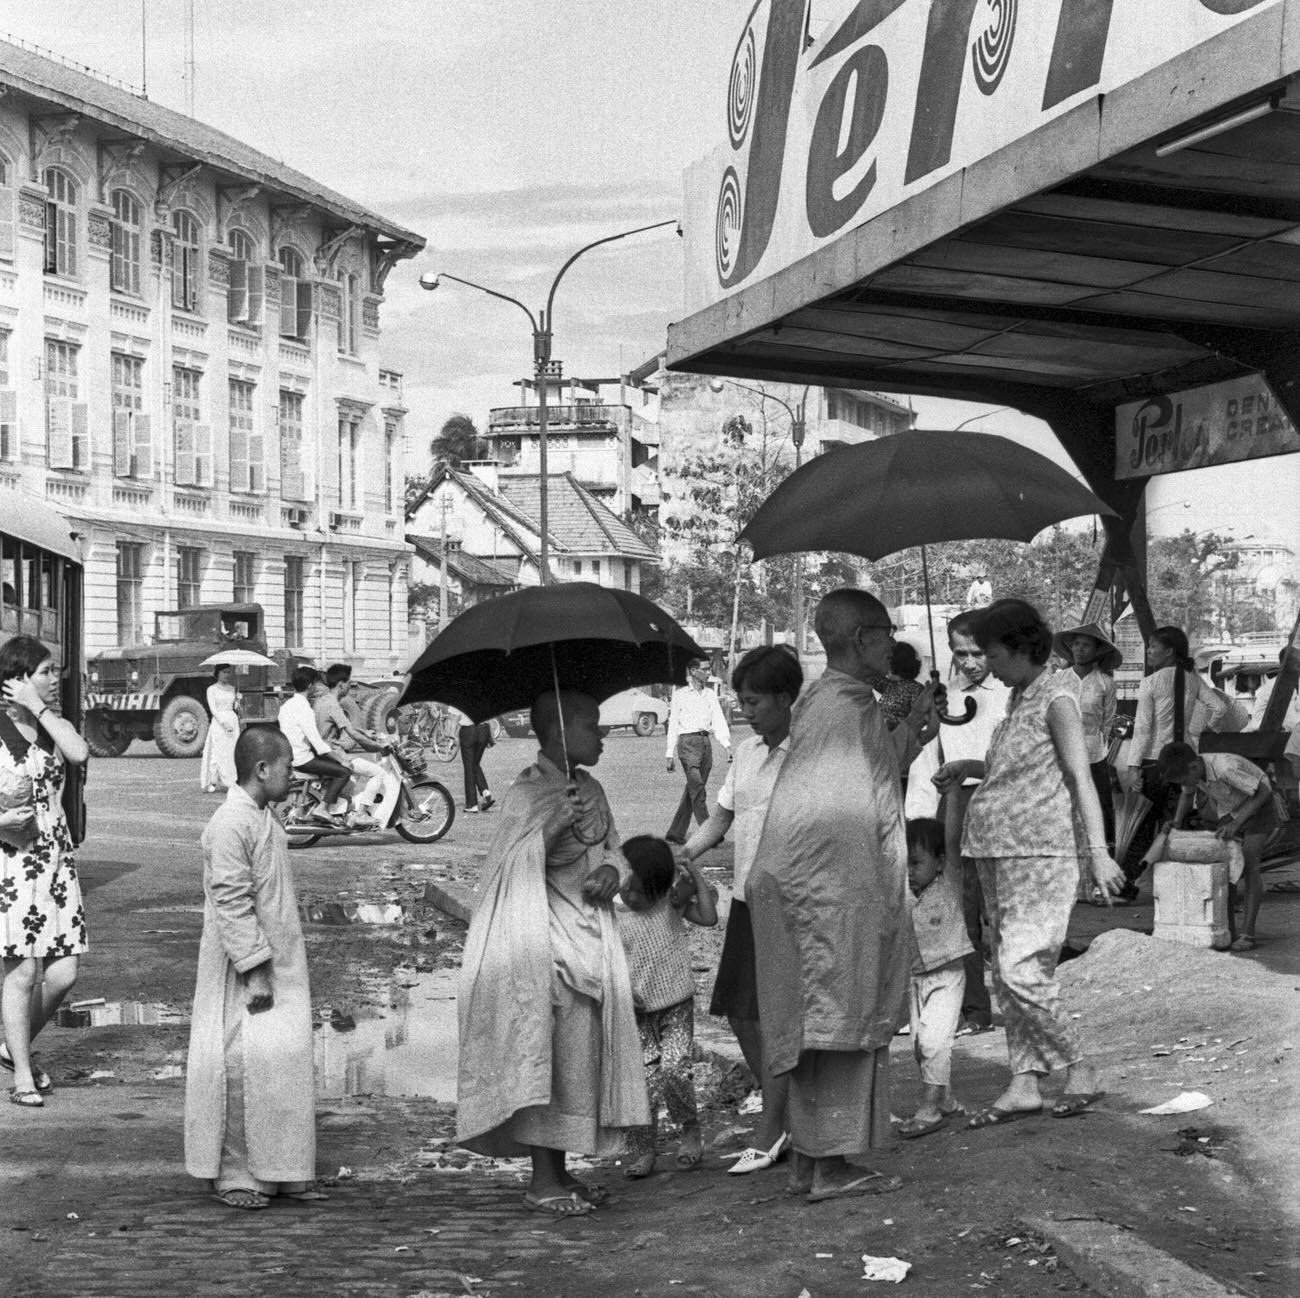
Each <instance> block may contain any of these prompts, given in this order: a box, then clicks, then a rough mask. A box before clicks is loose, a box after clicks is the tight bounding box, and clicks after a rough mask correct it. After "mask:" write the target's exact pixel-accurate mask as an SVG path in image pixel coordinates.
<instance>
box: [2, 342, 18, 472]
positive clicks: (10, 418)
mask: <svg viewBox="0 0 1300 1298" xmlns="http://www.w3.org/2000/svg"><path fill="white" fill-rule="evenodd" d="M17 459H18V391H17V389H16V388H11V387H10V386H9V331H8V330H7V329H0V462H8V463H14V462H15V461H17Z"/></svg>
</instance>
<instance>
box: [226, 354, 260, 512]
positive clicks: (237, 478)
mask: <svg viewBox="0 0 1300 1298" xmlns="http://www.w3.org/2000/svg"><path fill="white" fill-rule="evenodd" d="M256 392H257V385H256V384H253V383H244V382H242V381H241V380H239V379H231V380H230V490H231V491H264V490H265V489H266V465H265V461H264V458H263V455H262V434H261V433H259V432H258V431H257V430H256V428H255V426H254V423H255V421H254V419H253V397H254V395H255V393H256Z"/></svg>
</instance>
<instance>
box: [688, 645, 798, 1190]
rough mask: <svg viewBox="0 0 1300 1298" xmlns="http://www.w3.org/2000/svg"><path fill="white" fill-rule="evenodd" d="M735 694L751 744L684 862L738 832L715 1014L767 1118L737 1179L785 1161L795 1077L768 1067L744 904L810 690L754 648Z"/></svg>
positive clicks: (790, 658) (789, 663)
mask: <svg viewBox="0 0 1300 1298" xmlns="http://www.w3.org/2000/svg"><path fill="white" fill-rule="evenodd" d="M731 685H732V688H733V689H734V690H735V691H736V698H737V701H738V702H739V704H740V707H741V709H742V711H743V713H744V717H745V720H746V721H747V722H749V724H750V725H751V726H752V727H753V730H754V734H753V736H752V737H751V738H749V739H746V740H743V741H742V742H741V743H739V744H737V746H736V754H735V760H734V761H733V762H732V764H731V766H730V768H729V769H728V771H727V779H726V782H725V783H724V784H723V786H722V792H721V793H719V794H718V805H717V807H716V808H715V810H714V812H713V814H712V815H711V816H710V817H709V819H708V820H707V821H706V822H705V823H704V824H703V825H701V826H700V827H699V829H697V830H696V831H695V833H693V834H692V835H691V837H690V839H689V841H688V842H687V844H686V846H685V847H684V848H683V849H682V853H681V854H682V856H684V857H685V858H686V859H687V860H688V861H694V860H695V859H696V858H697V857H698V856H700V855H701V854H702V853H704V852H707V851H708V850H709V849H710V848H711V847H716V846H717V845H718V844H719V843H721V842H722V840H723V839H724V838H725V837H726V836H727V830H728V829H731V828H732V827H733V826H734V828H735V835H736V837H735V845H736V855H735V861H734V864H733V882H732V898H731V909H730V911H729V913H728V915H727V935H726V938H725V940H724V941H723V945H722V956H721V959H720V960H719V961H718V973H717V977H716V980H715V981H714V984H713V1001H712V1003H711V1004H710V1006H709V1013H710V1014H717V1015H722V1016H725V1017H726V1020H727V1022H728V1024H730V1026H731V1030H732V1032H733V1033H735V1036H736V1040H737V1041H738V1042H739V1043H740V1049H741V1053H742V1054H743V1055H744V1056H745V1063H747V1064H748V1065H749V1071H750V1072H751V1073H753V1075H754V1078H755V1080H757V1081H758V1083H759V1085H760V1086H761V1087H762V1090H763V1116H762V1118H761V1119H760V1120H759V1123H758V1129H757V1131H756V1132H755V1133H754V1138H753V1140H751V1141H750V1146H749V1148H748V1149H745V1150H744V1151H742V1153H741V1154H740V1156H739V1157H738V1158H737V1159H736V1161H735V1163H733V1164H732V1167H731V1171H732V1172H733V1173H735V1174H737V1175H744V1174H745V1173H748V1172H758V1171H762V1170H763V1169H764V1168H767V1167H771V1166H772V1164H773V1163H775V1162H776V1160H777V1159H778V1158H779V1157H780V1156H781V1153H782V1149H783V1146H784V1144H785V1142H786V1099H787V1093H788V1091H789V1086H790V1083H789V1079H788V1078H787V1077H786V1076H785V1075H784V1074H782V1075H781V1076H780V1077H773V1076H771V1074H769V1073H767V1072H765V1071H764V1068H763V1034H762V1031H761V1030H760V1027H759V1021H758V974H757V970H756V967H755V957H754V930H753V925H752V924H751V923H750V919H749V907H748V906H746V905H745V880H746V878H748V876H749V870H750V866H752V865H753V864H754V857H755V855H756V854H757V853H758V841H759V839H760V838H761V837H762V833H763V821H764V819H765V818H766V816H767V804H768V801H769V799H770V798H771V796H772V787H773V786H774V785H775V784H776V777H777V774H778V772H779V771H780V770H781V763H782V762H783V761H784V760H785V755H786V753H787V752H788V751H789V749H790V709H791V708H792V707H793V706H794V701H795V699H796V698H798V696H799V690H800V688H801V687H802V685H803V672H802V670H801V669H800V667H799V660H798V659H797V658H796V657H795V656H794V654H792V653H791V652H790V651H789V650H788V649H786V648H784V647H782V646H780V645H768V646H765V647H764V648H761V649H751V650H750V651H749V652H748V653H747V654H746V655H745V656H744V657H743V658H742V659H741V660H740V662H739V663H738V664H737V665H736V670H735V672H734V673H733V675H732V678H731Z"/></svg>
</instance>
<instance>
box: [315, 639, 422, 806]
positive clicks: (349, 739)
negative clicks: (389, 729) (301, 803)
mask: <svg viewBox="0 0 1300 1298" xmlns="http://www.w3.org/2000/svg"><path fill="white" fill-rule="evenodd" d="M322 684H323V686H324V691H323V692H322V694H321V695H320V697H319V698H317V699H315V700H314V701H313V703H312V712H313V713H314V714H315V717H316V728H317V730H319V731H320V735H321V738H322V739H324V740H325V742H326V743H327V744H329V745H330V751H331V753H332V754H333V756H335V757H337V758H338V760H339V761H340V762H342V763H343V765H344V766H348V767H351V769H352V771H353V773H354V774H355V775H357V776H358V777H360V778H361V779H364V780H365V781H366V783H365V787H364V788H363V789H362V790H361V792H360V793H359V794H358V795H357V796H356V802H355V803H354V806H359V807H360V808H363V809H364V810H362V811H360V812H358V815H359V816H364V817H367V818H369V819H370V820H373V821H375V822H376V823H377V824H386V823H387V821H388V818H389V814H390V813H391V812H392V810H393V807H394V806H395V805H396V804H397V795H398V793H399V792H400V791H401V787H402V785H401V781H400V780H399V779H398V778H397V776H396V775H394V774H392V772H390V771H389V770H388V769H387V768H386V767H384V766H381V765H380V764H379V763H378V762H374V761H371V760H370V759H369V758H368V757H365V756H363V754H364V753H383V752H384V751H386V749H387V748H388V745H387V744H386V743H383V742H382V741H381V740H378V739H376V738H374V736H373V735H371V734H369V733H368V732H367V731H366V730H365V728H364V727H362V726H361V725H360V724H359V723H357V722H354V721H353V720H352V717H351V716H350V715H349V713H348V710H347V706H346V704H347V699H348V694H349V693H350V692H351V689H352V668H351V667H349V666H348V665H347V664H346V663H332V664H331V665H330V666H329V667H327V668H326V669H325V679H324V681H323V682H322ZM380 804H382V811H379V812H377V811H376V809H377V808H378V807H379V806H380ZM354 823H356V822H355V821H354Z"/></svg>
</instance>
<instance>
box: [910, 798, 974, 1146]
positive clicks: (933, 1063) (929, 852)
mask: <svg viewBox="0 0 1300 1298" xmlns="http://www.w3.org/2000/svg"><path fill="white" fill-rule="evenodd" d="M949 801H950V803H951V807H952V810H953V811H954V813H956V807H957V800H956V799H955V798H953V799H950V800H949ZM959 814H960V813H956V814H955V815H954V817H953V818H954V819H956V818H957V815H959ZM961 868H962V867H961V852H960V833H959V828H958V827H957V826H954V832H953V833H952V834H951V835H949V834H945V832H944V826H943V825H941V824H940V823H939V822H938V821H937V820H931V819H928V818H926V819H920V820H909V821H908V822H907V882H908V886H909V887H910V888H911V892H912V899H911V900H912V904H911V914H912V932H913V933H914V934H915V936H916V954H915V955H914V957H913V959H912V983H911V988H910V992H909V997H908V1007H909V1010H910V1017H911V1022H912V1049H913V1053H914V1054H915V1055H916V1062H917V1066H918V1067H919V1068H920V1070H921V1084H922V1086H923V1088H924V1090H923V1093H922V1098H921V1104H920V1107H919V1108H918V1109H917V1110H916V1112H915V1113H914V1114H913V1115H912V1116H911V1117H910V1118H908V1119H907V1120H906V1121H905V1122H904V1123H903V1124H902V1125H901V1126H900V1127H899V1129H898V1132H899V1135H901V1136H902V1137H903V1138H904V1139H905V1140H915V1139H916V1138H917V1137H918V1136H928V1135H929V1134H930V1133H931V1132H933V1131H938V1130H939V1128H940V1127H942V1126H943V1125H944V1123H945V1122H946V1121H947V1120H948V1118H949V1117H950V1116H951V1115H952V1114H954V1113H964V1112H965V1110H964V1109H963V1107H962V1106H961V1104H959V1103H958V1102H957V1100H956V1099H955V1098H954V1097H953V1093H952V1043H953V1039H954V1038H955V1037H956V1035H957V1024H958V1022H959V1021H960V1019H961V1002H962V994H963V992H964V990H965V986H966V973H965V965H964V964H963V961H964V959H965V957H966V956H967V955H968V954H969V953H970V951H971V944H970V938H969V937H968V936H967V934H966V921H965V919H964V918H963V917H962V908H961Z"/></svg>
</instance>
